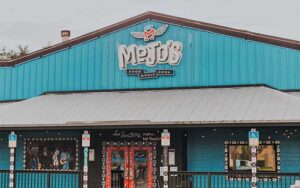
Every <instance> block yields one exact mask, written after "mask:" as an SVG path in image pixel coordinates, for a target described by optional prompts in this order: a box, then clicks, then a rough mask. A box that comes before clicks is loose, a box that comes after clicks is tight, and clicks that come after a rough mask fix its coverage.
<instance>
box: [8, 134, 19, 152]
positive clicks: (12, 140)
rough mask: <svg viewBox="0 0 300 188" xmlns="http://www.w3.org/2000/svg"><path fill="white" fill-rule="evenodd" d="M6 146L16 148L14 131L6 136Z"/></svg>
mask: <svg viewBox="0 0 300 188" xmlns="http://www.w3.org/2000/svg"><path fill="white" fill-rule="evenodd" d="M8 147H9V148H16V147H17V135H16V134H15V133H14V132H11V134H10V135H9V136H8Z"/></svg>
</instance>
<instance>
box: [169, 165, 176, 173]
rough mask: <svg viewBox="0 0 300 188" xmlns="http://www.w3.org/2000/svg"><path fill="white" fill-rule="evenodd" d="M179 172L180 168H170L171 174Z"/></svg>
mask: <svg viewBox="0 0 300 188" xmlns="http://www.w3.org/2000/svg"><path fill="white" fill-rule="evenodd" d="M177 171H178V167H177V166H171V167H170V172H177Z"/></svg>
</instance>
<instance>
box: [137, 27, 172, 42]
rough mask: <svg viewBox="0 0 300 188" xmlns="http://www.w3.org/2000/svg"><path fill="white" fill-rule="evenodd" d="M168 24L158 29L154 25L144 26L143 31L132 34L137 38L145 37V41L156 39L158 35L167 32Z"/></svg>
mask: <svg viewBox="0 0 300 188" xmlns="http://www.w3.org/2000/svg"><path fill="white" fill-rule="evenodd" d="M167 28H168V25H163V26H161V27H159V28H158V29H155V28H154V27H153V25H147V26H146V27H144V31H143V32H131V35H132V36H133V37H135V38H137V39H144V41H145V42H147V41H150V40H154V39H155V37H156V36H161V35H162V34H164V33H165V32H166V30H167Z"/></svg>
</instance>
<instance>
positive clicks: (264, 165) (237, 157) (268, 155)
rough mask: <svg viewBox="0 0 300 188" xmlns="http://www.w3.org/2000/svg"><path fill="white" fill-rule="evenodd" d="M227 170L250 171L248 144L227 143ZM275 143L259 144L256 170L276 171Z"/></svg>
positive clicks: (249, 149)
mask: <svg viewBox="0 0 300 188" xmlns="http://www.w3.org/2000/svg"><path fill="white" fill-rule="evenodd" d="M228 149H229V151H228V152H229V159H228V160H229V161H228V165H229V167H228V170H229V171H251V148H250V146H248V145H229V148H228ZM276 169H277V168H276V152H275V145H260V146H259V147H258V150H257V170H258V171H260V172H276Z"/></svg>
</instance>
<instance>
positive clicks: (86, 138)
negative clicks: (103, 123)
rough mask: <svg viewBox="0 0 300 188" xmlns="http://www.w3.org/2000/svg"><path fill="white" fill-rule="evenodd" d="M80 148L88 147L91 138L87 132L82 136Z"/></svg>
mask: <svg viewBox="0 0 300 188" xmlns="http://www.w3.org/2000/svg"><path fill="white" fill-rule="evenodd" d="M81 141H82V147H90V141H91V136H90V134H89V133H88V132H85V133H84V134H82V140H81Z"/></svg>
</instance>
